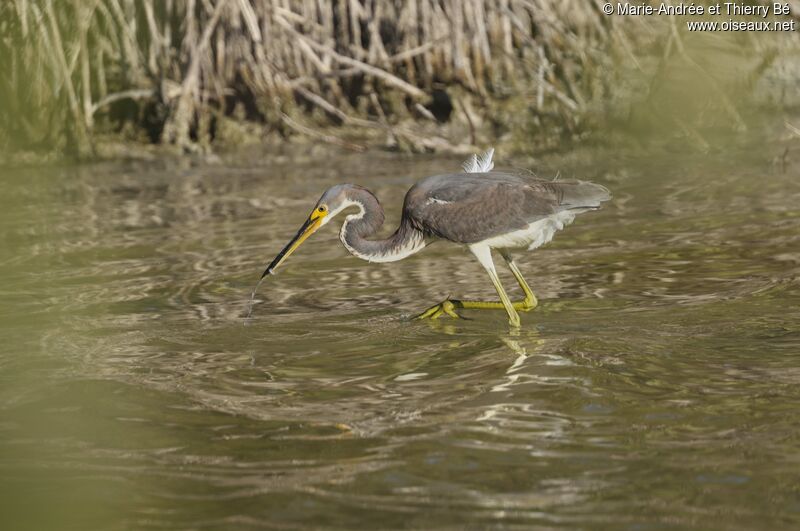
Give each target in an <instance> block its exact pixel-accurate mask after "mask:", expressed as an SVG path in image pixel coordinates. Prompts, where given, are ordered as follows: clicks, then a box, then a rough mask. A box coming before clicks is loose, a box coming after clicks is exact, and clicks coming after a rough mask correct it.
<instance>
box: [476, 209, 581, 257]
mask: <svg viewBox="0 0 800 531" xmlns="http://www.w3.org/2000/svg"><path fill="white" fill-rule="evenodd" d="M580 212H581V211H579V210H564V211H561V212H558V213H557V214H553V215H551V216H548V217H546V218H543V219H539V220H537V221H534V222H533V223H530V224H529V225H528V226H527V227H525V228H524V229H519V230H515V231H512V232H508V233H506V234H501V235H499V236H494V237H492V238H489V239H486V240H483V241H482V242H480V243H482V244H486V245H488V246H489V247H492V248H495V249H513V248H520V247H527V248H528V250H529V251H532V250H534V249H536V248H537V247H540V246H542V245H544V244H546V243H547V242H549V241H550V240H552V239H553V236H554V235H555V233H556V232H557V231H560V230H561V229H563V228H564V227H566V226H567V225H569V224H570V223H572V221H573V220H574V219H575V215H576V214H579V213H580Z"/></svg>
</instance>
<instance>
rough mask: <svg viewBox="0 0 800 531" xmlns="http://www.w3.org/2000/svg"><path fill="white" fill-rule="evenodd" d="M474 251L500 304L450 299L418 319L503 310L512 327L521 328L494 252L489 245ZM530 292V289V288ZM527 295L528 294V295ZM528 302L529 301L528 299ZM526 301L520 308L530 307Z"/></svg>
mask: <svg viewBox="0 0 800 531" xmlns="http://www.w3.org/2000/svg"><path fill="white" fill-rule="evenodd" d="M469 250H470V251H472V254H474V255H475V258H477V259H478V261H479V262H480V263H481V265H482V266H483V268H484V269H486V272H487V273H488V274H489V278H490V279H492V284H494V288H495V289H496V290H497V294H498V295H499V296H500V302H484V301H460V300H454V299H448V300H446V301H444V302H442V303H440V304H437V305H435V306H431V307H430V308H428V309H427V310H425V311H424V312H422V313H421V314H420V315H418V316H417V319H425V318H431V319H437V318H439V317H441V316H442V315H444V314H447V315H449V316H451V317H459V315H458V314H457V313H456V312H455V309H456V308H475V309H499V308H502V309H504V310H505V311H506V313H508V321H509V323H511V325H512V326H519V314H518V313H517V310H516V309H515V304H514V303H512V302H511V300H510V299H509V298H508V295H507V294H506V290H505V289H503V284H501V283H500V277H498V276H497V271H496V270H495V268H494V262H493V261H492V251H491V249H490V248H489V246H487V245H472V246H470V248H469ZM528 289H529V290H530V288H528ZM526 295H527V294H526ZM526 301H527V299H526ZM526 301H522V302H521V303H518V304H519V305H520V308H525V307H527V306H529V305H530V304H529V303H526Z"/></svg>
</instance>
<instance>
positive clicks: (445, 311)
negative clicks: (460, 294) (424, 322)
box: [414, 299, 463, 319]
mask: <svg viewBox="0 0 800 531" xmlns="http://www.w3.org/2000/svg"><path fill="white" fill-rule="evenodd" d="M442 315H449V316H450V317H452V318H453V319H463V318H462V317H461V316H460V315H458V314H457V313H456V304H453V301H451V300H450V299H446V300H444V301H442V302H440V303H439V304H434V305H433V306H431V307H430V308H428V309H427V310H425V311H424V312H422V313H421V314H419V315H417V316H416V317H415V318H414V319H438V318H439V317H441V316H442Z"/></svg>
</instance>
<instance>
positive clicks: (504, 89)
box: [0, 0, 649, 153]
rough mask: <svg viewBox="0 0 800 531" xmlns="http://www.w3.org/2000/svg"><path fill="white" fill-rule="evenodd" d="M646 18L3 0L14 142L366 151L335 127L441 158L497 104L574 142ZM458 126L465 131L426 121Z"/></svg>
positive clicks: (302, 4) (379, 5)
mask: <svg viewBox="0 0 800 531" xmlns="http://www.w3.org/2000/svg"><path fill="white" fill-rule="evenodd" d="M648 23H649V22H646V21H644V19H642V21H639V22H637V21H632V20H626V21H625V25H626V27H625V28H622V27H618V26H620V24H619V21H618V19H616V18H615V17H606V16H604V15H603V14H602V13H601V12H600V10H599V5H598V4H596V3H594V2H592V1H588V0H408V1H401V0H335V1H325V0H162V1H155V0H6V1H5V2H3V3H2V6H0V67H1V68H2V72H4V73H7V74H4V75H3V76H0V120H2V121H3V123H4V124H5V128H4V130H5V135H4V136H5V138H1V139H0V142H5V143H7V144H9V143H17V144H25V145H28V146H30V145H34V146H35V145H54V144H60V145H62V146H63V147H64V148H66V149H68V150H70V151H76V152H78V153H89V152H91V151H92V139H93V137H94V134H95V132H96V131H97V130H98V129H99V128H102V127H101V126H100V125H98V124H105V125H104V126H105V127H109V125H108V124H116V125H117V127H123V126H126V124H127V127H130V124H132V125H133V127H134V128H136V129H145V130H147V132H148V134H149V135H150V139H151V140H153V141H159V142H163V143H166V144H172V145H176V146H179V147H181V148H183V149H186V150H191V149H195V148H196V147H197V146H203V145H207V144H208V143H209V141H210V139H211V137H212V135H213V134H214V129H215V124H216V123H217V122H218V121H219V120H225V119H227V117H230V116H240V117H241V116H244V117H246V118H247V119H250V120H254V121H258V122H261V123H264V124H266V125H267V126H268V127H269V128H270V129H271V130H273V131H277V132H279V133H281V134H283V135H291V134H301V135H306V136H312V137H316V138H319V139H321V140H323V141H326V142H334V143H339V144H341V145H343V146H345V147H348V148H351V149H361V148H362V147H363V146H362V144H361V143H360V142H358V141H351V140H348V139H345V138H340V137H339V136H338V135H337V134H336V133H335V130H334V129H326V131H325V132H321V131H320V126H325V125H345V126H347V127H349V128H350V129H356V130H363V131H373V132H375V133H377V134H378V135H380V136H382V137H383V138H385V139H387V141H388V142H389V143H393V144H396V145H400V146H403V147H407V148H409V149H437V148H441V147H448V146H450V147H452V145H454V144H459V143H475V142H476V141H478V139H476V136H478V135H480V134H481V132H482V131H484V130H486V129H487V124H488V128H489V129H491V128H492V127H493V128H494V132H495V133H498V132H499V133H502V131H497V128H498V127H499V124H500V123H501V122H502V119H501V118H499V117H498V116H497V115H496V112H497V111H498V109H500V110H503V109H505V112H507V113H511V114H514V113H518V112H519V111H520V110H523V111H524V112H526V113H530V114H532V115H533V116H534V117H535V119H536V120H550V121H551V122H554V123H555V122H557V123H559V124H561V125H562V126H563V128H565V129H566V130H567V131H574V130H577V129H578V128H579V127H580V124H581V120H582V119H583V117H584V116H585V114H586V113H587V112H588V111H589V110H591V109H592V108H596V107H598V106H600V105H602V102H603V101H604V99H605V98H607V97H608V94H609V93H610V92H612V90H613V86H612V81H613V80H611V79H610V78H609V77H606V76H603V75H598V73H601V74H602V73H605V72H610V71H611V70H612V69H611V68H610V65H611V63H612V62H613V61H614V57H615V55H616V56H617V57H622V58H624V59H626V60H628V61H629V62H631V63H632V64H636V57H635V54H634V52H633V50H634V49H635V48H636V43H635V42H633V41H631V40H630V39H631V38H632V36H633V35H639V36H641V35H649V34H648V32H647V31H641V30H642V25H644V24H648ZM635 25H638V26H637V27H635V28H634V27H633V26H635ZM510 101H516V102H519V101H521V102H522V105H523V108H522V109H520V107H518V106H517V107H514V106H513V105H511V104H509V105H511V106H510V107H508V108H506V103H507V102H510ZM509 109H510V110H509ZM454 117H455V118H457V119H458V120H460V121H461V122H462V123H463V124H465V128H466V129H465V130H466V131H468V133H467V134H466V138H456V139H453V138H450V139H447V138H443V137H442V136H440V134H439V132H438V129H437V128H435V127H429V126H426V125H425V123H426V122H429V123H433V122H436V121H438V122H444V121H448V120H452V119H453V118H454ZM120 124H121V125H120ZM331 131H334V133H331ZM0 135H2V133H0ZM378 135H373V138H377V136H378Z"/></svg>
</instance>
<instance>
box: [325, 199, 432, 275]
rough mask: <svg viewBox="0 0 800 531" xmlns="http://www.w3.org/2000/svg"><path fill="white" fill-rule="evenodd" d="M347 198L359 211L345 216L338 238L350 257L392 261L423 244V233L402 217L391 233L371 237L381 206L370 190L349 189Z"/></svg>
mask: <svg viewBox="0 0 800 531" xmlns="http://www.w3.org/2000/svg"><path fill="white" fill-rule="evenodd" d="M350 200H351V202H352V205H353V206H356V207H358V208H359V211H358V212H356V213H355V214H350V215H349V216H347V217H346V218H345V221H344V223H343V224H342V230H341V231H340V232H339V238H340V239H341V240H342V243H343V244H344V246H345V247H346V248H347V250H348V251H350V253H351V254H353V255H354V256H357V257H358V258H361V259H363V260H367V261H370V262H394V261H396V260H402V259H403V258H405V257H407V256H410V255H412V254H414V253H416V252H418V251H420V250H422V248H423V247H425V238H424V236H423V234H422V233H421V232H420V231H418V230H416V229H415V228H413V227H412V226H411V224H410V223H408V221H407V220H406V218H405V217H403V219H402V220H401V221H400V226H399V227H398V228H397V230H396V231H395V232H394V234H392V235H391V236H389V237H388V238H385V239H372V238H373V237H374V236H375V234H376V233H377V232H378V231H379V230H380V228H381V227H382V226H383V221H384V213H383V207H382V206H381V204H380V203H379V202H378V199H377V198H376V197H375V196H374V195H373V194H372V192H370V191H369V190H366V189H363V188H358V189H353V191H352V192H351V195H350Z"/></svg>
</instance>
